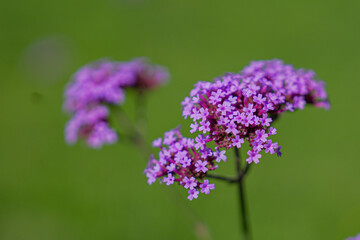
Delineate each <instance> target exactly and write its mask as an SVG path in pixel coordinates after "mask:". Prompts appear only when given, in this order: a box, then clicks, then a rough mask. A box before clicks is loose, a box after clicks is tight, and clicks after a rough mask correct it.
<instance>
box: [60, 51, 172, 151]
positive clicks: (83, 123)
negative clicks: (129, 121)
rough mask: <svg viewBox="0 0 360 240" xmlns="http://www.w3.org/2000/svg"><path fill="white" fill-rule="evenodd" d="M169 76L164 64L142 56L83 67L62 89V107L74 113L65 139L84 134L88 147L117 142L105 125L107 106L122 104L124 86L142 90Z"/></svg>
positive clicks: (72, 138) (82, 136)
mask: <svg viewBox="0 0 360 240" xmlns="http://www.w3.org/2000/svg"><path fill="white" fill-rule="evenodd" d="M168 77H169V74H168V72H167V71H166V70H165V69H164V68H163V67H160V66H156V65H152V64H150V63H149V62H148V61H147V60H146V59H144V58H139V59H134V60H132V61H129V62H113V61H105V60H103V61H97V62H94V63H91V64H88V65H86V66H84V67H82V68H81V69H80V70H79V71H77V72H76V73H75V74H74V77H73V80H72V81H71V82H70V83H69V85H68V87H67V89H66V91H65V103H64V108H65V110H66V111H68V112H69V113H71V114H73V119H72V120H70V121H69V123H68V125H67V127H66V131H65V134H66V140H67V142H68V143H71V144H72V143H75V142H76V141H77V140H78V139H79V138H84V139H85V140H86V142H87V144H88V145H89V146H91V147H101V146H102V145H103V144H111V143H114V142H116V141H117V136H116V134H115V131H114V130H112V129H111V128H110V127H109V125H108V121H107V119H108V115H109V110H108V108H107V106H108V105H121V104H123V102H124V100H125V89H126V88H135V89H137V90H138V91H142V92H143V91H145V90H147V89H150V88H154V87H156V86H159V85H161V84H163V83H164V82H166V80H167V79H168ZM99 109H101V110H99ZM99 112H101V114H99ZM96 114H98V115H96ZM94 115H96V116H94Z"/></svg>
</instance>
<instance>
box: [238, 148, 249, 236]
mask: <svg viewBox="0 0 360 240" xmlns="http://www.w3.org/2000/svg"><path fill="white" fill-rule="evenodd" d="M235 163H236V169H237V174H238V178H239V181H238V184H239V185H238V187H239V200H240V202H239V204H240V208H239V210H240V218H241V222H242V233H243V237H244V240H250V239H251V238H250V231H249V225H248V218H247V209H246V199H245V187H244V179H245V178H244V176H245V173H246V172H247V170H248V169H249V167H246V168H245V170H246V172H245V170H244V171H243V170H242V169H241V156H240V152H239V149H237V148H235Z"/></svg>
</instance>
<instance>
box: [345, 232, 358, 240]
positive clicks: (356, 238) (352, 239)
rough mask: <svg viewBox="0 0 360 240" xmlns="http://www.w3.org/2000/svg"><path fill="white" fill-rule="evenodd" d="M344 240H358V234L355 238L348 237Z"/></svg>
mask: <svg viewBox="0 0 360 240" xmlns="http://www.w3.org/2000/svg"><path fill="white" fill-rule="evenodd" d="M346 240H360V233H359V234H358V235H356V236H355V237H349V238H347V239H346Z"/></svg>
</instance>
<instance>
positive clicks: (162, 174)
mask: <svg viewBox="0 0 360 240" xmlns="http://www.w3.org/2000/svg"><path fill="white" fill-rule="evenodd" d="M203 141H205V142H206V141H208V140H207V139H203ZM153 146H154V147H158V148H160V152H159V157H158V159H155V158H154V157H153V156H152V157H151V159H150V161H149V164H148V166H147V168H146V169H145V174H146V177H147V178H148V183H149V184H152V183H153V182H155V181H156V179H157V178H159V179H160V181H161V182H164V183H166V185H172V184H174V183H175V182H177V183H179V184H180V185H182V186H183V187H184V188H185V189H187V190H188V194H189V195H188V199H189V200H193V199H194V198H195V199H196V198H198V194H199V191H200V192H201V193H204V194H209V193H210V190H213V189H215V185H214V184H213V183H209V180H208V179H203V178H204V176H205V174H206V173H208V172H209V171H213V170H215V169H216V168H217V167H218V166H217V165H216V163H218V162H220V161H224V162H225V161H226V155H225V151H219V150H215V151H214V152H213V151H212V150H211V149H210V148H206V147H201V148H199V147H197V143H195V141H194V139H191V138H185V137H183V136H182V135H181V133H180V131H179V129H174V130H170V131H168V132H166V133H165V134H164V138H163V139H162V138H159V139H156V140H155V141H154V142H153ZM196 149H198V150H196Z"/></svg>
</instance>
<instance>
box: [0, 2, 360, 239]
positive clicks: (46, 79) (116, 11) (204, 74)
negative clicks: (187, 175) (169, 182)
mask: <svg viewBox="0 0 360 240" xmlns="http://www.w3.org/2000/svg"><path fill="white" fill-rule="evenodd" d="M359 11H360V1H355V0H353V1H349V0H338V1H329V0H305V1H289V0H286V1H285V0H284V1H268V0H257V1H238V0H222V1H209V0H208V1H202V0H199V1H196V0H195V1H194V0H192V1H190V0H181V1H179V0H170V1H169V0H136V1H135V0H123V1H120V0H104V1H74V0H62V1H60V0H57V1H48V0H32V1H24V0H21V1H2V2H1V3H0V30H1V32H0V72H1V75H0V76H1V80H0V239H1V240H23V239H24V240H31V239H37V240H39V239H49V240H53V239H54V240H57V239H62V240H63V239H67V240H72V239H74V240H75V239H76V240H78V239H86V240H92V239H156V240H160V239H215V240H216V239H240V231H239V218H238V215H237V214H238V203H237V196H238V195H237V191H236V190H237V189H236V187H235V186H231V185H228V184H224V183H221V182H217V183H216V188H217V189H216V190H215V191H213V192H212V193H211V194H210V195H209V196H206V197H204V195H201V197H199V199H198V200H196V201H192V202H189V201H187V200H186V193H185V191H182V190H181V191H177V190H179V189H180V188H179V187H175V186H173V187H167V186H164V185H160V184H154V185H152V186H148V185H147V183H146V178H145V176H144V175H143V173H142V172H143V169H144V167H145V166H146V162H145V160H144V159H142V155H141V154H140V153H139V152H138V151H137V149H136V148H134V147H131V146H128V145H121V144H118V145H113V146H106V147H104V148H103V149H101V150H93V149H89V148H87V147H86V146H84V144H81V143H80V144H77V145H75V146H71V147H70V146H67V145H66V144H65V142H64V136H63V132H64V130H63V129H64V125H65V123H66V121H67V120H68V119H69V117H68V116H67V115H66V114H64V113H63V112H62V101H63V90H64V87H65V85H66V83H67V81H68V79H69V78H70V76H71V75H72V74H73V73H74V72H75V71H76V70H77V69H78V68H79V67H80V66H82V65H84V64H86V63H88V62H89V61H93V60H96V59H99V58H102V57H111V58H112V59H115V60H129V59H132V58H134V57H138V56H147V57H149V58H150V59H151V60H152V61H153V62H154V63H158V64H162V65H165V66H167V67H168V69H169V70H170V72H171V76H172V79H171V81H170V82H169V83H168V84H167V85H166V86H165V87H163V88H160V89H158V90H156V91H154V92H153V93H152V94H151V96H149V98H148V100H149V102H148V119H149V123H148V125H149V132H148V140H149V141H151V140H152V139H154V138H157V137H159V136H161V135H162V134H163V132H164V131H167V130H169V129H170V128H174V127H176V126H178V125H179V124H182V125H183V130H184V131H187V130H188V129H189V128H188V123H189V122H187V121H184V120H183V118H182V117H181V108H180V101H181V100H182V99H183V98H184V97H185V96H187V95H188V93H189V91H190V90H191V88H192V86H193V84H194V83H195V82H197V81H199V80H208V81H210V80H212V79H213V77H215V76H218V75H221V74H223V73H224V72H230V71H239V70H240V69H242V68H243V67H244V66H245V65H247V64H248V63H249V61H251V60H258V59H272V58H280V59H283V60H284V61H285V62H287V63H291V64H293V65H294V66H296V67H305V68H311V69H313V70H315V72H316V73H317V74H318V76H319V77H320V78H321V79H323V80H324V81H325V82H326V83H327V91H328V93H329V96H330V100H331V104H332V105H331V110H330V111H325V110H323V109H315V108H312V107H307V108H306V109H305V110H304V111H299V112H295V113H287V114H285V116H283V117H282V118H281V119H280V121H278V122H277V123H276V127H277V129H278V136H277V137H276V140H277V141H278V142H279V144H280V145H282V146H283V149H282V150H283V156H282V157H281V158H277V157H272V156H268V155H265V156H264V157H263V158H262V159H261V162H260V164H258V165H256V166H253V168H252V169H251V172H250V173H249V176H248V178H247V182H246V187H247V191H248V196H247V197H248V203H249V207H250V209H249V211H250V220H251V229H252V232H253V239H254V240H260V239H276V240H282V239H284V240H285V239H286V240H288V239H292V240H297V239H299V240H300V239H301V240H304V239H326V240H330V239H344V238H345V237H348V236H352V235H355V234H356V233H358V232H360V188H359V183H360V174H359V172H360V171H359V169H360V161H359V160H360V159H359V152H358V150H359V143H360V141H359V139H360V138H359V134H360V129H359V127H358V125H357V124H358V121H359V117H360V114H359V107H360V101H359V87H360V71H359V69H360V67H359V66H360V58H359V55H360V47H359V43H360V14H359ZM133 100H134V99H133V96H132V95H131V94H129V96H128V98H127V102H126V108H127V111H129V112H133V111H134V104H133ZM228 156H229V161H228V162H227V163H226V164H221V166H220V167H221V168H220V169H219V171H220V172H221V173H226V174H229V175H230V174H233V173H234V168H233V159H232V154H230V153H229V154H228ZM176 189H177V190H176ZM178 195H179V196H178ZM192 213H194V214H192ZM194 216H196V217H194ZM194 219H195V220H194ZM194 221H195V222H197V221H201V222H202V223H203V225H201V224H199V223H198V224H195V227H194ZM195 232H196V233H195ZM207 232H208V233H207ZM207 234H209V235H210V236H207Z"/></svg>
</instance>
